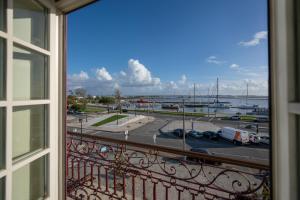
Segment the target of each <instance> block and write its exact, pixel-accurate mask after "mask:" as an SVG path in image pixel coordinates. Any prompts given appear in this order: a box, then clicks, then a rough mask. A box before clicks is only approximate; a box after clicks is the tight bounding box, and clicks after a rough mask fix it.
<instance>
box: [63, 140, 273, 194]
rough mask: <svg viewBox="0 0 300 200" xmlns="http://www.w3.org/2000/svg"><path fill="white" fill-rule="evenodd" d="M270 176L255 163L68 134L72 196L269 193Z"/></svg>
mask: <svg viewBox="0 0 300 200" xmlns="http://www.w3.org/2000/svg"><path fill="white" fill-rule="evenodd" d="M269 176H270V174H269V170H267V169H260V168H259V167H258V168H254V167H245V166H243V167H242V166H239V165H238V164H237V165H233V164H226V163H218V162H216V161H215V160H209V158H201V157H197V158H193V157H191V158H190V157H188V156H185V155H178V154H176V153H174V152H171V153H170V152H161V151H158V150H154V149H143V148H141V147H135V146H130V145H126V144H116V143H113V142H108V141H101V140H92V139H88V138H83V139H80V138H78V137H76V136H73V135H69V136H68V138H67V195H68V197H69V198H71V199H107V198H108V199H149V198H150V196H151V198H153V199H268V198H269V197H270V180H269ZM104 197H107V198H104Z"/></svg>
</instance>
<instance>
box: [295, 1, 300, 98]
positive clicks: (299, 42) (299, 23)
mask: <svg viewBox="0 0 300 200" xmlns="http://www.w3.org/2000/svg"><path fill="white" fill-rule="evenodd" d="M295 2H296V3H295V4H296V5H295V6H296V9H295V10H300V2H299V1H295ZM295 34H296V37H295V39H296V69H295V77H294V78H295V83H296V85H295V88H296V91H295V92H296V101H300V80H299V76H300V13H299V12H296V33H295Z"/></svg>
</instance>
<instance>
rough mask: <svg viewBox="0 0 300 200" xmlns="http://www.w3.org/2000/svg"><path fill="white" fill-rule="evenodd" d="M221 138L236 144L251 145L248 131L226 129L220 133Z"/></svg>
mask: <svg viewBox="0 0 300 200" xmlns="http://www.w3.org/2000/svg"><path fill="white" fill-rule="evenodd" d="M220 137H222V138H224V139H226V140H229V141H232V142H233V143H234V144H237V143H240V144H247V143H249V133H248V131H243V130H240V129H235V128H231V127H224V128H222V129H221V131H220Z"/></svg>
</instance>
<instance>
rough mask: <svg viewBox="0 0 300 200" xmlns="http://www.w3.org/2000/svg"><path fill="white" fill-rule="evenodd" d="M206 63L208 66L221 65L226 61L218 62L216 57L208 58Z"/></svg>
mask: <svg viewBox="0 0 300 200" xmlns="http://www.w3.org/2000/svg"><path fill="white" fill-rule="evenodd" d="M206 62H208V63H210V64H216V65H221V64H223V63H225V62H226V61H222V60H219V59H218V58H217V57H216V56H209V57H208V58H207V59H206Z"/></svg>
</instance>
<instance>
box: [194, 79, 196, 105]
mask: <svg viewBox="0 0 300 200" xmlns="http://www.w3.org/2000/svg"><path fill="white" fill-rule="evenodd" d="M195 95H196V86H195V83H194V106H195V105H196V97H195Z"/></svg>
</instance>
